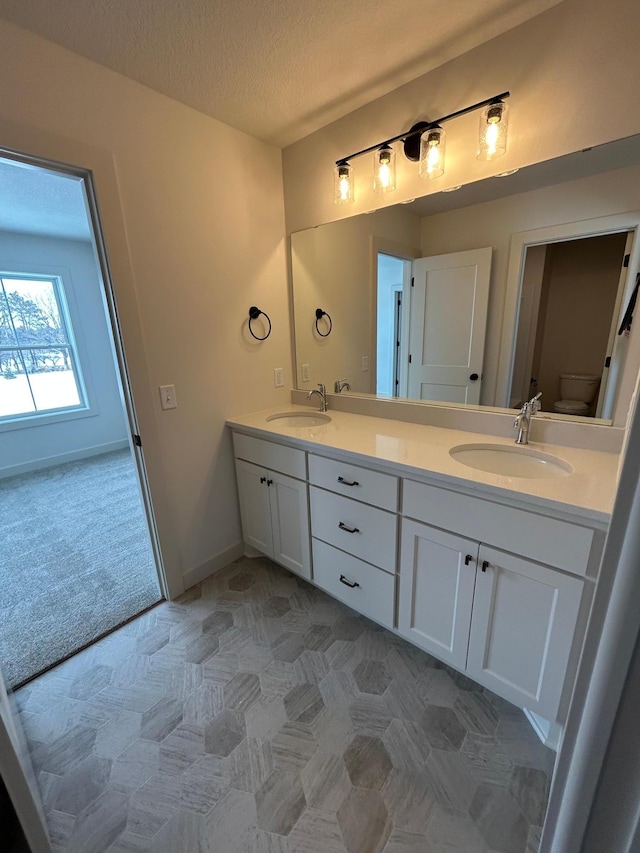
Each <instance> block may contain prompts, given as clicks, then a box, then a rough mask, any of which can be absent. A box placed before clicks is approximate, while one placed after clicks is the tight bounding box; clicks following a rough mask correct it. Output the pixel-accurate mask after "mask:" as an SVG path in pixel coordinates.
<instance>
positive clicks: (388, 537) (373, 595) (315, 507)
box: [309, 454, 398, 628]
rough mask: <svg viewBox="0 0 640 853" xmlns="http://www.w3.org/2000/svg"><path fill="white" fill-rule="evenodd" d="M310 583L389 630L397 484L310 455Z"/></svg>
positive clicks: (392, 612)
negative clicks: (312, 581)
mask: <svg viewBox="0 0 640 853" xmlns="http://www.w3.org/2000/svg"><path fill="white" fill-rule="evenodd" d="M309 483H310V486H309V498H310V504H311V533H312V540H311V541H312V549H313V579H314V582H315V583H316V584H317V585H318V586H319V587H321V588H322V589H324V590H326V592H328V593H330V594H331V595H333V596H334V597H335V598H338V599H340V600H341V601H344V603H345V604H348V605H349V606H350V607H353V609H354V610H357V611H358V612H359V613H363V614H364V615H365V616H369V617H370V618H372V619H375V620H376V622H379V623H380V624H381V625H386V626H387V627H389V628H393V626H394V624H395V618H394V615H395V590H396V566H397V529H398V516H397V509H398V478H397V477H394V476H392V475H390V474H384V473H382V472H379V471H373V470H371V469H369V468H363V467H361V466H357V465H350V464H348V463H346V462H340V461H338V460H334V459H327V458H326V457H324V456H317V455H315V454H309Z"/></svg>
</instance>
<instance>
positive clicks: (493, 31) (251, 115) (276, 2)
mask: <svg viewBox="0 0 640 853" xmlns="http://www.w3.org/2000/svg"><path fill="white" fill-rule="evenodd" d="M558 2H560V0H481V2H479V0H389V2H383V0H348V2H344V0H320V2H318V0H313V2H311V0H244V2H238V0H235V2H232V0H146V2H135V0H55V2H52V0H1V2H0V15H2V17H4V18H6V19H7V20H9V21H12V22H13V23H15V24H18V25H19V26H22V27H24V28H26V29H29V30H31V31H32V32H35V33H37V34H39V35H41V36H43V37H44V38H47V39H49V40H50V41H53V42H56V43H58V44H60V45H62V46H63V47H66V48H68V49H69V50H72V51H75V52H76V53H79V54H81V55H83V56H86V57H88V58H89V59H92V60H94V61H95V62H99V63H101V64H102V65H105V66H107V67H108V68H111V69H113V70H114V71H118V72H119V73H121V74H124V75H125V76H127V77H131V78H132V79H134V80H137V81H139V82H140V83H144V84H145V85H147V86H149V87H151V88H152V89H156V90H157V91H158V92H162V93H163V94H165V95H168V96H170V97H172V98H175V99H176V100H178V101H182V102H183V103H185V104H187V105H189V106H191V107H194V108H195V109H197V110H200V111H201V112H203V113H206V114H208V115H210V116H213V117H214V118H217V119H220V120H221V121H223V122H225V123H226V124H229V125H231V126H232V127H236V128H238V129H239V130H244V131H246V132H247V133H250V134H252V135H253V136H256V137H258V138H259V139H263V140H265V141H267V142H272V143H274V144H276V145H280V146H285V145H288V144H290V143H291V142H294V141H296V140H298V139H301V138H302V137H304V136H306V135H307V134H309V133H312V132H313V131H315V130H317V129H318V128H320V127H323V126H324V125H326V124H328V123H330V122H331V121H335V120H336V119H338V118H341V117H342V116H344V115H346V114H347V113H349V112H351V111H352V110H354V109H357V108H358V107H361V106H363V105H364V104H366V103H368V102H369V101H371V100H373V99H374V98H377V97H380V96H381V95H383V94H386V93H387V92H390V91H391V90H393V89H395V88H396V87H398V86H400V85H402V84H403V83H406V82H409V81H410V80H413V79H415V78H416V77H418V76H420V75H421V74H424V73H426V72H427V71H430V70H431V69H433V68H435V67H437V66H439V65H441V64H442V63H443V62H446V61H448V60H450V59H452V58H454V57H455V56H459V55H460V54H462V53H465V52H466V51H468V50H471V49H472V48H474V47H476V46H477V45H479V44H482V43H483V42H485V41H488V40H489V39H491V38H493V37H495V36H497V35H499V34H500V33H502V32H505V31H506V30H509V29H511V28H512V27H515V26H517V25H518V24H520V23H522V22H524V21H526V20H527V19H529V18H531V17H533V16H535V15H537V14H539V13H540V12H543V11H545V10H546V9H548V8H550V7H551V6H555V5H556V4H557V3H558Z"/></svg>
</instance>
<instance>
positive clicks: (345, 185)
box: [334, 163, 353, 204]
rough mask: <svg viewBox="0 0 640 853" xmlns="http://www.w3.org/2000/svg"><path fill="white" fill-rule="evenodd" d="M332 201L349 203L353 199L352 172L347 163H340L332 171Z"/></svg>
mask: <svg viewBox="0 0 640 853" xmlns="http://www.w3.org/2000/svg"><path fill="white" fill-rule="evenodd" d="M334 201H335V203H336V204H351V202H352V201H353V172H352V170H351V166H350V165H349V164H348V163H340V164H339V165H338V166H336V168H335V171H334Z"/></svg>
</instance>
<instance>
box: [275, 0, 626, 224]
mask: <svg viewBox="0 0 640 853" xmlns="http://www.w3.org/2000/svg"><path fill="white" fill-rule="evenodd" d="M413 23H414V24H416V25H419V24H420V22H413ZM407 25H408V26H411V25H412V22H408V24H407ZM639 29H640V5H639V4H638V3H637V2H636V0H611V2H609V3H607V4H606V5H603V4H602V3H601V2H600V0H565V1H564V2H563V3H560V4H558V5H557V6H554V7H553V8H552V9H550V10H548V11H547V12H545V13H543V14H542V15H539V16H537V17H535V18H532V19H531V20H529V21H527V22H526V23H524V24H522V25H521V26H519V27H516V28H515V29H513V30H510V31H509V32H506V33H504V34H503V35H501V36H499V37H498V38H496V39H493V40H492V41H490V42H487V43H486V44H484V45H481V46H480V47H478V48H476V49H475V50H472V51H470V52H469V53H466V54H464V55H463V56H460V57H458V58H456V59H454V60H452V61H451V62H448V63H447V64H446V65H443V66H442V67H441V68H438V69H436V70H434V71H432V72H430V73H428V74H425V75H423V76H422V77H419V78H418V79H416V80H414V81H412V82H411V83H408V84H407V85H405V86H403V87H401V88H399V89H396V90H395V91H394V92H391V93H390V94H388V95H385V96H384V97H382V98H379V99H377V100H376V101H373V102H371V103H370V104H367V105H366V106H365V107H363V108H361V109H360V110H357V111H356V112H353V113H351V114H349V115H348V116H345V118H343V119H340V120H339V121H336V122H334V123H333V124H331V125H328V126H327V127H325V128H322V130H319V131H317V132H316V133H313V134H311V135H310V136H308V137H306V139H303V140H301V141H300V142H297V143H295V144H294V145H291V146H289V147H288V148H287V149H285V151H284V156H283V163H284V178H285V200H286V214H287V229H288V230H289V231H298V230H300V229H301V228H307V227H310V226H313V225H318V224H319V223H321V222H329V221H331V220H334V219H339V218H344V217H347V216H352V215H353V214H356V213H362V212H364V211H367V210H371V209H374V208H378V207H380V206H381V205H389V204H395V203H397V202H399V201H403V200H405V199H408V198H413V197H416V196H420V195H424V194H425V193H428V192H429V193H430V192H438V191H439V190H441V189H443V188H445V187H451V186H454V185H456V184H466V183H469V182H470V181H475V180H479V179H481V178H483V177H486V176H489V175H494V174H497V173H499V172H503V171H505V170H507V169H512V168H515V167H519V166H525V165H529V164H531V163H536V162H540V161H542V160H547V159H550V158H552V157H557V156H560V155H562V154H567V153H570V152H572V151H578V150H580V149H582V148H586V147H588V146H590V145H597V144H600V143H603V142H608V141H611V140H613V139H619V138H621V137H625V136H629V135H631V134H633V133H638V132H639V131H640V104H639V101H638V92H637V81H638V76H639V72H640V52H639V51H638V48H637V33H638V30H639ZM506 90H510V91H511V99H510V107H511V119H510V130H509V149H508V152H507V154H506V156H505V157H502V158H501V159H499V160H496V161H493V162H485V163H481V162H479V161H478V160H476V159H475V146H476V141H477V125H478V115H477V114H470V115H469V116H465V117H463V118H459V119H456V120H455V121H453V122H451V123H450V124H448V125H447V134H448V136H447V148H448V151H447V163H448V165H447V172H446V173H445V175H444V176H443V177H442V178H439V179H437V180H434V181H429V182H428V183H429V184H430V186H426V185H425V182H424V181H422V180H421V179H420V178H419V177H418V169H417V164H415V163H411V162H409V161H407V160H406V159H405V158H404V157H403V156H402V155H399V156H398V157H397V173H398V174H397V186H398V189H397V190H396V192H393V193H389V194H387V196H386V197H385V198H382V199H381V198H380V197H379V196H378V195H377V194H376V193H374V192H373V190H372V189H371V177H370V176H371V162H370V158H369V157H366V156H365V157H361V158H359V159H357V160H354V161H353V166H354V171H355V179H356V194H357V197H356V201H355V203H354V204H352V205H343V206H337V205H335V204H334V203H333V191H332V167H333V164H334V162H335V161H336V160H338V159H340V158H341V157H346V156H347V155H348V154H349V153H351V152H352V151H357V150H359V149H362V148H365V147H367V146H369V145H374V144H376V143H377V142H379V141H380V140H382V139H387V138H389V137H390V136H392V135H394V134H397V133H400V132H401V131H403V130H405V129H408V128H409V127H411V125H412V124H413V123H414V122H415V121H417V120H420V119H425V118H426V119H431V120H433V119H435V118H437V117H439V116H442V115H446V114H448V113H451V112H453V111H455V110H457V109H460V108H463V107H466V106H468V105H469V104H473V103H475V102H477V101H480V100H482V99H484V98H487V97H490V96H492V95H495V94H498V93H500V92H503V91H506Z"/></svg>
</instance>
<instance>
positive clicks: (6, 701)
mask: <svg viewBox="0 0 640 853" xmlns="http://www.w3.org/2000/svg"><path fill="white" fill-rule="evenodd" d="M0 778H1V779H2V781H3V782H4V785H5V788H6V789H7V793H8V795H9V797H10V799H11V802H12V804H13V807H14V809H15V812H16V815H17V817H18V820H19V821H20V825H21V826H22V831H23V832H24V835H25V838H26V840H27V843H28V845H29V848H30V850H31V851H32V853H50V851H51V845H50V844H49V836H48V834H47V828H46V823H45V820H44V815H43V812H42V805H41V802H40V796H39V793H38V787H37V784H36V779H35V774H34V772H33V768H32V766H31V759H30V758H29V753H28V751H27V743H26V739H25V737H24V734H23V732H22V729H21V727H20V723H19V721H18V715H17V713H14V711H13V708H12V705H11V700H10V698H9V696H7V691H6V689H5V686H4V680H3V678H2V675H1V674H0ZM6 832H7V829H6V827H5V828H3V829H2V830H0V834H2V835H6ZM0 846H1V845H0ZM3 849H4V848H3Z"/></svg>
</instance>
